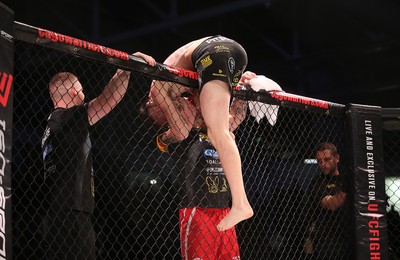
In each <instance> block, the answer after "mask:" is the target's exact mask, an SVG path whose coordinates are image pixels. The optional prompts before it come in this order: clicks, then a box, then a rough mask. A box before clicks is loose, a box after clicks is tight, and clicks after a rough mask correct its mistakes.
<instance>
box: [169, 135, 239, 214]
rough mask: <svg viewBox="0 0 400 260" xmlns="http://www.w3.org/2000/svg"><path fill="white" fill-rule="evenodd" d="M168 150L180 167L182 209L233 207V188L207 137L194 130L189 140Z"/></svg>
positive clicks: (171, 145)
mask: <svg viewBox="0 0 400 260" xmlns="http://www.w3.org/2000/svg"><path fill="white" fill-rule="evenodd" d="M168 149H169V152H170V154H171V156H172V158H173V160H174V161H175V163H176V169H177V178H178V182H179V195H180V198H181V201H180V207H181V208H188V207H203V208H226V207H229V205H230V199H231V193H230V190H229V185H228V182H227V180H226V178H225V174H224V171H223V169H222V165H221V162H220V160H219V157H218V153H217V151H216V149H215V148H214V147H213V146H212V144H211V142H210V141H209V140H208V137H207V135H205V134H204V133H201V132H199V131H197V130H192V131H191V132H190V134H189V137H188V138H186V139H185V140H183V141H181V142H179V143H176V144H170V145H169V146H168Z"/></svg>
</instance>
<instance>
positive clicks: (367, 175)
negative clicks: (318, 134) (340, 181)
mask: <svg viewBox="0 0 400 260" xmlns="http://www.w3.org/2000/svg"><path fill="white" fill-rule="evenodd" d="M346 123H347V127H346V137H347V138H346V139H347V140H346V143H347V145H346V147H348V148H349V149H348V151H347V156H348V157H349V162H350V164H349V165H350V168H351V169H350V173H351V174H352V177H353V185H354V186H353V197H352V199H353V202H354V204H353V205H354V210H353V220H354V227H355V230H354V242H355V243H354V249H355V251H356V255H357V259H360V260H361V259H362V260H364V259H388V253H387V252H388V247H387V243H388V241H387V222H386V218H385V216H386V197H385V172H384V166H383V141H382V109H381V107H377V106H367V105H357V104H349V105H348V106H347V113H346Z"/></svg>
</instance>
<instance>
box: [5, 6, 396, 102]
mask: <svg viewBox="0 0 400 260" xmlns="http://www.w3.org/2000/svg"><path fill="white" fill-rule="evenodd" d="M2 2H3V3H4V4H6V5H7V6H9V7H10V8H11V9H13V10H14V12H15V20H16V21H18V22H22V23H26V24H29V25H32V26H35V27H40V28H44V29H48V30H52V31H56V32H60V33H63V34H66V35H69V36H74V37H77V38H80V39H84V40H88V41H93V42H96V43H99V44H102V45H105V46H108V47H112V48H115V49H119V50H123V51H127V52H135V51H142V52H145V53H147V54H150V55H152V56H153V57H154V58H155V59H156V60H157V61H158V62H161V63H162V62H163V61H164V59H165V58H166V57H167V56H168V55H169V54H170V53H171V52H172V51H174V50H175V49H176V48H177V47H179V46H181V45H183V44H184V43H186V42H188V41H191V40H193V39H196V38H199V37H203V36H206V35H212V34H222V35H224V36H228V37H231V38H233V39H235V40H237V41H238V42H240V43H241V44H242V45H243V46H244V47H245V49H246V50H247V52H248V56H249V65H248V70H251V71H254V72H256V73H258V74H263V75H266V76H267V77H270V78H271V79H273V80H275V81H277V82H278V83H279V84H280V85H281V87H282V88H283V89H284V90H285V91H286V92H290V93H293V94H298V95H305V96H309V97H313V98H319V99H324V100H327V101H332V102H336V103H342V104H348V103H358V104H366V105H377V106H383V107H400V101H399V98H400V51H399V47H400V2H399V1H396V0H379V1H377V0H334V1H332V0H330V1H327V0H302V1H299V0H264V1H261V0H236V1H232V0H231V1H210V0H203V1H177V0H169V1H168V0H141V1H128V2H126V1H118V0H114V1H109V0H103V1H101V0H91V1H83V0H79V1H78V0H70V1H45V0H37V1H27V0H21V1H17V0H7V1H4V0H3V1H2Z"/></svg>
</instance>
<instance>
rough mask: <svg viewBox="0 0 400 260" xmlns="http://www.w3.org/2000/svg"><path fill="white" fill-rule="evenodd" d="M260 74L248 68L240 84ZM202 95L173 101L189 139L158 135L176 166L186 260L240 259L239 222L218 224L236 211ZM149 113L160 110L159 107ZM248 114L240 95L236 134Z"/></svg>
mask: <svg viewBox="0 0 400 260" xmlns="http://www.w3.org/2000/svg"><path fill="white" fill-rule="evenodd" d="M255 76H256V75H255V74H254V73H252V72H246V73H244V74H243V76H242V79H241V82H240V83H243V84H244V81H245V80H248V79H250V78H252V77H255ZM197 98H198V97H197V96H196V92H194V94H191V95H190V94H189V97H188V96H187V95H183V97H177V98H175V99H174V100H173V102H175V106H176V107H177V112H176V113H177V115H176V116H175V118H176V119H177V120H179V121H180V122H177V124H178V125H182V126H184V127H182V129H180V130H179V132H181V133H185V135H188V137H187V138H185V139H184V140H181V141H179V142H178V141H176V142H172V143H169V144H166V143H163V141H162V139H161V136H162V135H164V134H166V133H162V134H160V135H158V136H157V138H156V142H157V146H158V148H159V149H160V151H162V152H169V154H170V155H171V157H172V159H173V160H174V161H175V164H176V170H177V180H178V183H179V189H178V193H179V197H180V204H179V228H180V241H181V255H182V259H219V260H223V259H226V260H228V259H229V260H231V259H240V252H239V244H238V241H237V235H236V230H235V226H233V227H230V228H229V229H226V230H224V231H219V230H218V228H217V226H218V224H219V223H220V221H221V220H222V219H223V218H224V217H225V216H226V215H227V214H228V213H229V211H230V208H229V207H230V203H231V199H232V198H231V191H230V187H229V184H228V181H227V179H226V177H225V173H224V169H223V167H222V165H221V161H220V159H219V155H218V152H217V150H216V149H215V147H214V146H213V145H212V143H211V141H210V140H209V137H208V136H207V134H206V133H207V130H206V129H207V128H206V126H205V123H204V120H203V117H202V116H201V113H200V111H199V108H198V107H196V104H197V102H196V101H195V100H196V99H197ZM149 104H152V103H149ZM153 105H154V104H153ZM149 111H152V112H153V113H156V112H155V111H156V110H155V109H152V110H149ZM246 112H247V102H246V101H243V100H240V99H236V98H234V99H233V101H232V103H231V106H230V131H231V137H232V138H234V135H233V133H232V132H233V131H234V130H235V129H236V128H237V127H238V126H239V125H240V124H241V123H242V121H243V120H244V119H245V117H246ZM148 113H149V112H148ZM150 113H151V112H150ZM149 116H151V117H152V118H153V119H156V120H155V121H157V119H159V117H158V116H157V115H155V114H153V115H151V114H150V115H149ZM170 131H171V130H168V131H167V132H170ZM186 132H188V134H186ZM176 139H178V138H172V140H176ZM170 140H171V139H170Z"/></svg>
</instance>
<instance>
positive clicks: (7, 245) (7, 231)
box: [0, 3, 14, 259]
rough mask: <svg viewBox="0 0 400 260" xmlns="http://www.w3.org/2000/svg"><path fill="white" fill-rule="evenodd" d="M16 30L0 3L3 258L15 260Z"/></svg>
mask: <svg viewBox="0 0 400 260" xmlns="http://www.w3.org/2000/svg"><path fill="white" fill-rule="evenodd" d="M13 28H14V12H13V11H12V10H11V9H9V8H8V7H7V6H5V5H3V4H2V3H0V33H1V35H0V36H1V37H0V259H12V243H11V241H12V216H11V146H12V125H13V124H12V119H13V118H12V116H13V68H14V50H13V48H14V44H13V34H14V32H13Z"/></svg>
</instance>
